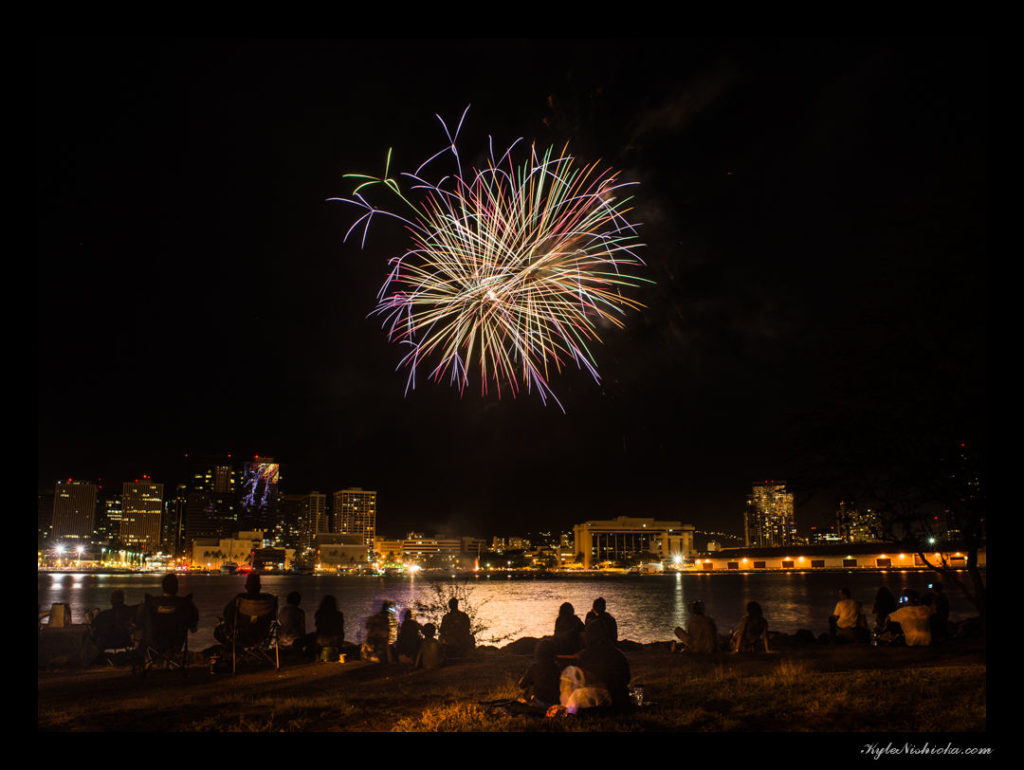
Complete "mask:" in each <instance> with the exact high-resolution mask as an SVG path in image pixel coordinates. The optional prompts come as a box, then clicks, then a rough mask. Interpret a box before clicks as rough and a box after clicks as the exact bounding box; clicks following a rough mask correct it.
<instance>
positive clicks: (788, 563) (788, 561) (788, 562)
mask: <svg viewBox="0 0 1024 770" xmlns="http://www.w3.org/2000/svg"><path fill="white" fill-rule="evenodd" d="M782 568H783V569H793V560H792V559H786V560H785V561H783V562H782Z"/></svg>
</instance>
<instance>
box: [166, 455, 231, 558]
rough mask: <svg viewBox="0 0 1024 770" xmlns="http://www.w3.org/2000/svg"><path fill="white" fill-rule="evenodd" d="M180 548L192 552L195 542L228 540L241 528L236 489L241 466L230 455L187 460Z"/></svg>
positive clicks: (204, 456)
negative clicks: (186, 485)
mask: <svg viewBox="0 0 1024 770" xmlns="http://www.w3.org/2000/svg"><path fill="white" fill-rule="evenodd" d="M189 465H190V469H189V474H188V477H189V484H188V489H187V490H186V493H185V501H184V511H183V516H184V520H183V522H182V525H181V526H182V534H181V545H180V549H181V550H182V551H183V552H185V553H192V551H193V543H194V542H195V541H196V540H198V539H207V538H230V537H234V535H235V534H236V533H237V532H238V531H239V530H241V529H244V527H243V526H240V522H239V507H240V506H239V500H238V498H239V490H240V488H241V479H242V466H241V464H240V463H238V462H236V461H235V460H233V459H232V457H231V455H211V454H207V455H198V456H190V457H189Z"/></svg>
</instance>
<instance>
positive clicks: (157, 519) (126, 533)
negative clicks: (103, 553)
mask: <svg viewBox="0 0 1024 770" xmlns="http://www.w3.org/2000/svg"><path fill="white" fill-rule="evenodd" d="M122 489H123V491H122V497H123V498H124V510H123V512H122V514H121V516H122V518H121V532H120V538H121V541H122V542H123V543H124V544H125V545H126V546H127V547H128V548H129V549H137V550H140V551H144V552H147V553H153V552H156V551H158V550H160V533H161V523H162V519H163V508H164V485H163V484H157V483H155V482H153V481H151V480H150V479H149V478H148V477H145V476H144V477H143V478H141V479H136V480H135V481H126V482H125V483H124V485H123V487H122Z"/></svg>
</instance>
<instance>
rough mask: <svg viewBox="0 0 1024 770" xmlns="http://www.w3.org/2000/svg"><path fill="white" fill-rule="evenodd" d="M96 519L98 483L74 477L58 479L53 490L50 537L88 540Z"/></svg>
mask: <svg viewBox="0 0 1024 770" xmlns="http://www.w3.org/2000/svg"><path fill="white" fill-rule="evenodd" d="M95 520H96V485H95V484H94V483H92V482H91V481H75V480H73V479H67V480H66V481H64V480H62V481H58V482H57V486H56V488H55V489H54V491H53V525H52V527H51V529H50V537H51V538H52V539H54V540H80V541H83V542H88V541H89V540H90V539H91V538H92V531H93V527H94V526H95V523H96V522H95Z"/></svg>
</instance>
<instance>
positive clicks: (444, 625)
mask: <svg viewBox="0 0 1024 770" xmlns="http://www.w3.org/2000/svg"><path fill="white" fill-rule="evenodd" d="M441 646H442V647H443V648H444V656H445V659H447V660H450V659H453V658H455V659H458V658H464V657H466V656H467V655H469V653H470V652H471V651H472V650H473V648H474V647H475V646H476V639H474V638H473V632H472V630H471V628H470V622H469V615H467V614H466V613H465V612H463V611H462V610H460V609H459V600H458V599H455V598H452V599H449V600H448V612H446V613H445V615H444V617H443V618H441Z"/></svg>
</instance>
